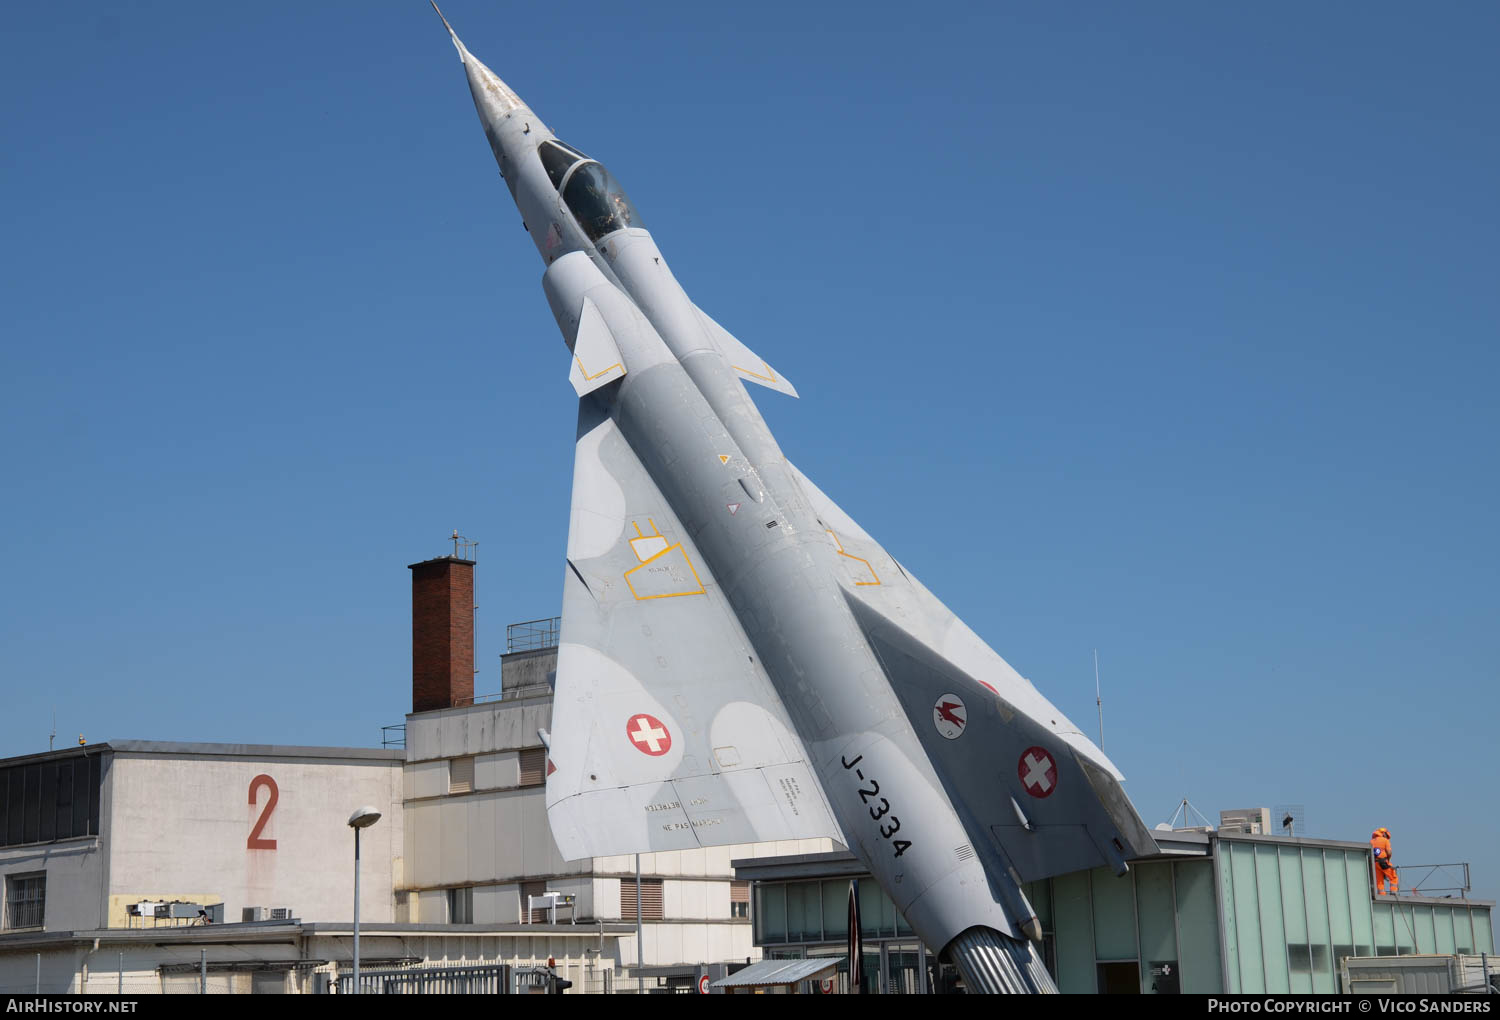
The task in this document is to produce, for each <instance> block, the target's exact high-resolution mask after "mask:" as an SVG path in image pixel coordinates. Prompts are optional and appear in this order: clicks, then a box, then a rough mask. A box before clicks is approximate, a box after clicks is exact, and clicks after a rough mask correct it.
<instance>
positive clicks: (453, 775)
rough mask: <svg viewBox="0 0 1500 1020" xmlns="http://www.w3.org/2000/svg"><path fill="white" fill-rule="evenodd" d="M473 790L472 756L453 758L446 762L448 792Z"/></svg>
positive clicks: (469, 791)
mask: <svg viewBox="0 0 1500 1020" xmlns="http://www.w3.org/2000/svg"><path fill="white" fill-rule="evenodd" d="M473 790H474V758H473V756H472V755H471V756H470V757H468V758H453V759H451V760H450V761H449V762H448V792H449V793H472V792H473Z"/></svg>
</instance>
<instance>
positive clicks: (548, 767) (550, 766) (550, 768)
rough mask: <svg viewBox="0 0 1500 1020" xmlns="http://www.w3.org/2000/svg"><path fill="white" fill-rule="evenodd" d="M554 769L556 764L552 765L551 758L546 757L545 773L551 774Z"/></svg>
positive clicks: (555, 769)
mask: <svg viewBox="0 0 1500 1020" xmlns="http://www.w3.org/2000/svg"><path fill="white" fill-rule="evenodd" d="M556 771H557V766H556V765H554V764H552V759H551V758H548V759H547V775H549V776H550V775H552V773H554V772H556Z"/></svg>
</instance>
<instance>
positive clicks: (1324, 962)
mask: <svg viewBox="0 0 1500 1020" xmlns="http://www.w3.org/2000/svg"><path fill="white" fill-rule="evenodd" d="M1216 863H1217V871H1218V884H1219V891H1218V892H1219V894H1218V901H1219V909H1220V910H1221V911H1222V914H1223V918H1224V925H1223V928H1224V973H1225V981H1226V988H1225V990H1226V991H1229V992H1245V993H1260V992H1302V993H1307V992H1327V993H1333V992H1336V991H1338V988H1339V968H1340V966H1341V965H1342V963H1343V961H1344V958H1345V957H1348V956H1409V955H1412V954H1414V953H1493V952H1494V951H1495V945H1494V932H1493V930H1492V928H1491V924H1490V907H1489V905H1488V904H1484V903H1470V902H1467V901H1464V900H1452V901H1449V900H1429V899H1414V898H1412V897H1391V896H1375V895H1374V892H1373V888H1374V887H1373V883H1372V881H1371V876H1370V854H1369V851H1368V850H1365V849H1363V848H1359V847H1348V846H1338V845H1331V844H1315V843H1307V842H1306V841H1300V840H1299V841H1296V842H1292V841H1284V842H1282V841H1276V842H1273V841H1269V840H1247V839H1235V838H1233V837H1221V838H1220V839H1219V841H1218V853H1217V862H1216Z"/></svg>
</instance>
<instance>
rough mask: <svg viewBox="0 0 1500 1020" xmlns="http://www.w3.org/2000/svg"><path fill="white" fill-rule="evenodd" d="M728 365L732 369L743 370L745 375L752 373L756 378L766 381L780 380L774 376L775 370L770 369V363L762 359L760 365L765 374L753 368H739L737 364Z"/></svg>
mask: <svg viewBox="0 0 1500 1020" xmlns="http://www.w3.org/2000/svg"><path fill="white" fill-rule="evenodd" d="M729 367H730V368H732V369H734V370H735V371H736V372H744V373H745V374H746V375H753V376H755V378H757V379H764V380H765V381H766V382H780V381H781V380H780V379H778V378H776V372H775V370H774V369H772V368H771V366H770V365H767V364H766V363H765V362H764V361H762V362H761V363H760V367H761V368H763V369H765V370H766V374H765V375H761V374H760V373H759V372H757V371H755V370H754V369H749V368H741V367H740V366H739V365H730V366H729Z"/></svg>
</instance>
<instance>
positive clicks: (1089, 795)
mask: <svg viewBox="0 0 1500 1020" xmlns="http://www.w3.org/2000/svg"><path fill="white" fill-rule="evenodd" d="M439 16H441V12H439ZM443 24H444V25H445V26H447V24H448V23H447V20H446V19H444V21H443ZM448 31H449V33H450V35H452V39H453V44H454V46H456V47H457V48H458V53H459V56H460V58H461V59H462V61H463V66H464V70H465V72H466V74H467V75H468V79H469V89H470V91H471V92H472V93H473V96H474V105H475V106H476V107H477V108H478V111H479V119H480V122H481V123H482V124H483V125H484V133H485V135H486V136H487V137H488V138H489V142H490V148H491V149H492V150H493V151H494V155H495V159H496V161H497V162H498V163H499V164H500V172H501V174H502V175H503V176H504V178H505V182H506V184H507V185H508V186H509V187H510V192H511V195H512V197H513V198H514V199H515V202H516V207H517V208H518V209H519V210H520V213H521V218H522V220H523V222H524V224H525V226H526V228H527V229H528V230H529V231H530V234H531V239H532V240H533V241H534V242H535V243H536V246H537V250H538V251H539V252H540V253H541V256H542V261H543V263H545V265H546V271H545V272H544V273H543V275H542V288H543V290H544V291H545V292H546V295H547V302H548V304H550V305H551V308H552V314H553V316H554V317H555V318H556V320H557V325H558V328H559V329H561V330H562V335H563V339H564V340H565V341H566V343H567V346H568V349H569V351H570V352H571V353H572V358H571V360H570V362H569V365H570V368H569V375H568V378H569V381H570V382H572V384H573V388H574V389H575V390H576V391H577V393H578V398H579V404H578V439H577V449H576V455H575V460H574V465H573V502H572V511H571V516H570V520H569V528H568V548H567V566H566V569H565V570H564V572H563V609H562V634H561V638H562V640H561V643H560V646H559V649H558V661H557V683H556V689H555V692H554V699H553V716H552V733H551V736H550V738H549V749H548V764H547V810H548V817H549V819H550V821H551V824H552V833H553V836H554V838H555V839H556V841H557V845H558V847H559V849H561V851H562V854H563V856H564V857H565V858H567V859H570V860H576V859H579V858H583V857H592V856H607V855H613V854H627V853H637V852H643V851H655V850H678V849H685V848H693V847H703V846H720V845H724V844H729V843H753V842H761V841H769V840H780V839H799V838H810V837H819V836H828V837H832V838H834V839H836V840H838V841H839V842H841V843H843V844H845V845H847V846H848V847H849V848H850V850H852V851H853V852H854V853H855V854H856V855H858V857H859V859H860V860H861V861H862V862H863V863H864V864H865V865H866V866H867V867H868V868H869V869H870V873H871V874H872V875H873V876H874V878H875V880H876V881H877V882H878V883H879V884H880V887H881V888H882V889H884V890H885V892H886V893H887V894H889V896H890V898H891V900H892V901H893V902H894V903H895V905H896V908H897V909H898V910H900V911H901V913H902V914H903V915H904V916H905V918H906V920H907V921H908V923H910V925H911V927H912V928H913V929H914V930H915V931H916V933H917V934H918V935H919V936H920V937H921V938H922V940H923V942H925V943H926V944H927V945H928V946H930V947H933V948H935V949H939V950H940V951H941V952H942V953H943V954H944V956H945V957H946V958H947V959H950V960H951V961H952V962H953V963H954V964H955V965H956V966H957V967H958V968H959V970H960V972H961V973H962V974H963V976H964V979H965V983H966V985H967V987H968V988H969V989H970V990H974V991H980V990H983V991H1055V990H1056V988H1055V985H1054V984H1053V982H1052V980H1051V978H1050V977H1049V976H1048V974H1047V972H1046V970H1045V968H1044V967H1043V966H1042V963H1041V960H1040V957H1039V955H1038V953H1037V951H1036V948H1035V945H1036V941H1037V940H1039V939H1040V938H1041V928H1040V925H1039V924H1038V922H1037V919H1036V914H1035V912H1034V911H1033V910H1032V907H1031V905H1030V904H1029V903H1028V902H1027V900H1026V897H1025V895H1024V894H1023V893H1022V889H1021V885H1022V883H1023V882H1026V881H1030V880H1033V879H1040V878H1045V877H1048V876H1051V875H1056V874H1061V873H1064V872H1069V871H1076V870H1080V869H1083V868H1091V867H1096V866H1100V865H1106V866H1109V867H1112V868H1114V869H1116V870H1117V871H1118V872H1120V873H1122V874H1123V873H1124V871H1125V870H1126V861H1127V859H1128V858H1131V857H1134V856H1138V855H1142V854H1147V853H1151V852H1154V850H1155V843H1154V842H1153V841H1152V839H1151V836H1150V834H1149V833H1148V832H1147V831H1146V828H1145V826H1144V825H1142V824H1141V820H1140V818H1139V816H1137V814H1136V813H1135V810H1134V808H1132V807H1131V805H1130V802H1129V801H1128V800H1127V799H1126V797H1125V794H1124V792H1123V791H1122V790H1121V788H1120V779H1121V778H1122V777H1121V775H1120V773H1119V772H1118V770H1116V769H1115V767H1114V766H1113V765H1112V764H1111V763H1110V762H1109V760H1108V759H1107V758H1105V757H1104V754H1103V752H1102V751H1100V750H1099V749H1098V748H1097V747H1095V746H1094V744H1093V743H1091V742H1090V741H1089V739H1088V738H1087V737H1085V736H1084V735H1083V734H1082V733H1081V732H1080V731H1079V729H1078V727H1077V726H1075V725H1073V723H1072V722H1070V721H1069V720H1068V719H1067V718H1065V717H1064V716H1063V714H1062V713H1061V712H1059V711H1058V710H1057V709H1056V708H1055V707H1054V706H1053V705H1052V703H1051V702H1049V701H1048V700H1047V699H1046V698H1045V697H1043V696H1042V695H1041V694H1040V693H1039V692H1038V691H1037V690H1036V688H1034V687H1033V686H1032V685H1031V684H1030V683H1029V682H1028V681H1027V680H1026V679H1024V678H1023V677H1021V676H1020V675H1019V674H1018V673H1017V672H1016V671H1015V670H1013V669H1012V668H1011V667H1010V666H1009V665H1007V664H1006V662H1005V660H1004V659H1002V658H1000V656H999V655H997V654H995V652H993V651H992V650H991V649H990V648H989V646H988V645H986V644H985V643H984V642H983V641H982V640H980V639H979V637H978V636H977V635H975V633H974V632H973V631H972V630H970V629H969V628H968V627H967V626H965V625H964V623H963V622H962V621H960V620H959V619H958V618H957V617H955V616H954V615H953V613H951V612H950V611H949V610H948V609H947V608H946V607H945V606H944V605H943V604H942V603H941V602H939V601H938V600H937V599H936V598H935V597H934V596H933V595H932V593H931V592H929V591H928V590H927V589H926V588H924V587H923V586H922V585H921V583H920V582H918V581H917V579H916V578H915V577H913V576H912V575H911V573H910V572H908V571H907V570H906V568H905V567H904V566H902V565H901V564H900V563H897V562H896V561H895V560H894V559H892V558H891V556H890V554H889V553H887V552H886V551H885V549H883V548H882V547H881V546H880V544H879V543H877V542H876V541H875V540H874V539H873V538H871V537H870V536H869V535H868V534H866V533H865V531H864V529H862V528H861V527H860V526H859V525H858V524H856V523H855V522H854V520H853V519H852V518H851V517H850V516H849V515H848V514H847V513H845V512H844V511H843V510H842V509H840V508H839V507H838V506H837V505H836V504H835V503H834V502H833V501H832V500H831V499H829V498H828V497H827V496H826V495H824V494H823V492H822V491H821V490H819V488H818V487H817V486H816V485H814V484H813V483H812V482H811V481H810V480H809V479H808V478H807V476H805V475H804V474H802V472H800V471H798V470H797V468H796V467H794V466H793V465H792V464H791V463H790V462H788V461H787V459H786V457H785V456H784V455H783V454H782V452H781V448H780V447H779V446H778V445H777V443H776V440H775V438H773V437H772V435H771V433H770V431H769V430H768V429H767V427H766V423H765V422H764V421H763V420H762V418H761V416H760V412H759V411H758V410H757V409H756V407H755V404H754V403H753V402H752V401H751V400H750V397H749V394H748V393H747V392H746V389H745V386H744V383H746V382H751V383H755V384H757V385H760V386H767V387H770V388H771V389H774V390H780V391H781V392H783V393H787V394H790V395H792V396H795V395H796V391H795V390H793V388H792V385H791V383H789V382H788V381H787V380H786V379H785V378H784V377H783V376H782V375H781V374H780V373H778V372H777V371H775V370H774V369H772V368H771V366H770V365H769V364H767V363H766V361H765V360H764V359H762V358H761V357H760V356H759V355H757V354H755V353H754V352H753V351H751V350H750V348H748V347H746V346H745V345H744V344H743V343H741V342H740V341H739V340H738V339H737V338H736V337H735V336H734V335H733V334H731V333H730V332H729V331H728V330H726V329H724V328H723V327H722V326H720V325H719V324H718V323H717V322H715V321H714V320H713V319H712V318H710V317H709V315H708V314H707V313H706V312H704V311H703V310H702V309H700V308H698V307H697V306H696V305H694V304H693V302H692V300H691V299H690V298H689V297H688V295H687V294H686V293H685V292H684V291H683V289H682V287H681V286H680V285H679V284H678V282H677V279H676V277H674V276H673V275H672V271H671V269H669V268H668V266H667V261H666V259H665V258H664V257H663V256H662V253H661V252H660V251H659V250H658V249H657V247H656V242H655V241H654V240H652V237H651V233H650V232H649V231H648V230H647V229H646V225H645V222H644V221H643V220H642V218H641V216H640V214H639V213H638V212H637V211H636V209H635V207H634V206H633V205H632V204H631V202H630V199H629V198H627V197H626V195H625V191H624V190H623V189H622V188H621V187H620V185H619V183H618V182H617V181H616V180H615V178H614V176H613V175H612V174H610V172H609V171H608V170H606V169H605V168H604V166H603V165H602V164H600V163H599V162H597V161H596V160H594V159H591V158H590V157H588V156H586V155H584V153H583V152H582V151H581V150H579V149H576V148H574V147H573V146H571V145H568V144H566V143H564V142H563V141H561V140H560V139H558V138H557V137H556V136H555V135H554V134H553V133H552V132H551V131H550V130H548V129H547V126H546V124H544V123H543V122H542V121H541V119H540V118H539V117H538V116H537V115H536V113H535V112H533V111H532V109H531V108H530V107H529V106H527V105H526V104H525V103H524V102H522V101H521V99H520V97H519V96H517V95H516V93H515V92H513V91H512V90H511V89H510V87H509V86H508V85H506V84H505V82H503V81H501V80H500V79H499V78H498V77H496V75H495V73H494V72H493V71H491V70H490V69H489V68H488V67H486V66H485V65H484V64H482V63H480V61H478V60H477V59H475V57H474V56H473V54H471V53H470V52H469V51H468V50H467V49H465V47H464V45H463V43H462V42H461V41H459V38H458V36H457V35H456V34H453V30H452V28H451V27H449V29H448Z"/></svg>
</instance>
